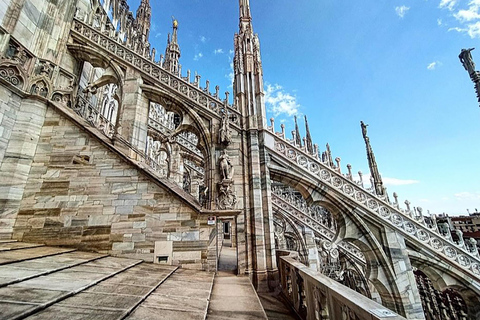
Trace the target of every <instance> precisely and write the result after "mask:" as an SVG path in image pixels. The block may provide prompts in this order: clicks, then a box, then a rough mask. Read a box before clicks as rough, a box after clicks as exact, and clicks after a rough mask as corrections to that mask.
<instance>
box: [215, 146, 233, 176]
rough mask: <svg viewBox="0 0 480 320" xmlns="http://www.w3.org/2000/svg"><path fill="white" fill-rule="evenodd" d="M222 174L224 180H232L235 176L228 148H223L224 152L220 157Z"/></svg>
mask: <svg viewBox="0 0 480 320" xmlns="http://www.w3.org/2000/svg"><path fill="white" fill-rule="evenodd" d="M218 160H219V163H218V164H219V168H220V175H221V176H222V180H230V179H232V177H233V165H232V163H231V162H230V157H229V156H228V154H227V151H226V150H223V154H222V155H221V156H220V157H219V158H218Z"/></svg>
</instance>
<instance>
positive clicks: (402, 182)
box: [353, 173, 420, 187]
mask: <svg viewBox="0 0 480 320" xmlns="http://www.w3.org/2000/svg"><path fill="white" fill-rule="evenodd" d="M370 176H371V175H370V173H364V174H363V175H362V180H363V184H364V185H365V186H366V187H368V186H370V187H371V185H370ZM353 179H354V180H356V181H359V180H360V177H359V176H358V175H353ZM382 181H383V184H384V185H385V186H386V187H395V186H407V185H411V184H417V183H420V181H418V180H413V179H398V178H389V177H383V176H382Z"/></svg>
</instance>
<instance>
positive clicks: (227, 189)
mask: <svg viewBox="0 0 480 320" xmlns="http://www.w3.org/2000/svg"><path fill="white" fill-rule="evenodd" d="M218 168H219V170H220V177H221V179H222V180H221V182H219V183H218V184H217V187H218V197H217V207H218V209H220V210H226V209H233V208H234V207H235V204H236V203H237V196H236V195H235V193H234V191H233V190H232V187H233V180H232V178H233V171H234V170H233V165H232V163H231V162H230V157H229V156H228V154H227V151H226V150H224V151H223V154H222V155H220V157H219V158H218Z"/></svg>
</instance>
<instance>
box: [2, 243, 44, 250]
mask: <svg viewBox="0 0 480 320" xmlns="http://www.w3.org/2000/svg"><path fill="white" fill-rule="evenodd" d="M43 246H45V245H44V244H36V243H26V242H0V252H3V251H12V250H21V249H27V248H38V247H43Z"/></svg>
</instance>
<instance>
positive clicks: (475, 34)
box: [467, 21, 480, 39]
mask: <svg viewBox="0 0 480 320" xmlns="http://www.w3.org/2000/svg"><path fill="white" fill-rule="evenodd" d="M467 33H468V35H469V36H470V38H472V39H473V38H480V21H477V22H475V23H473V24H469V25H468V29H467Z"/></svg>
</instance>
